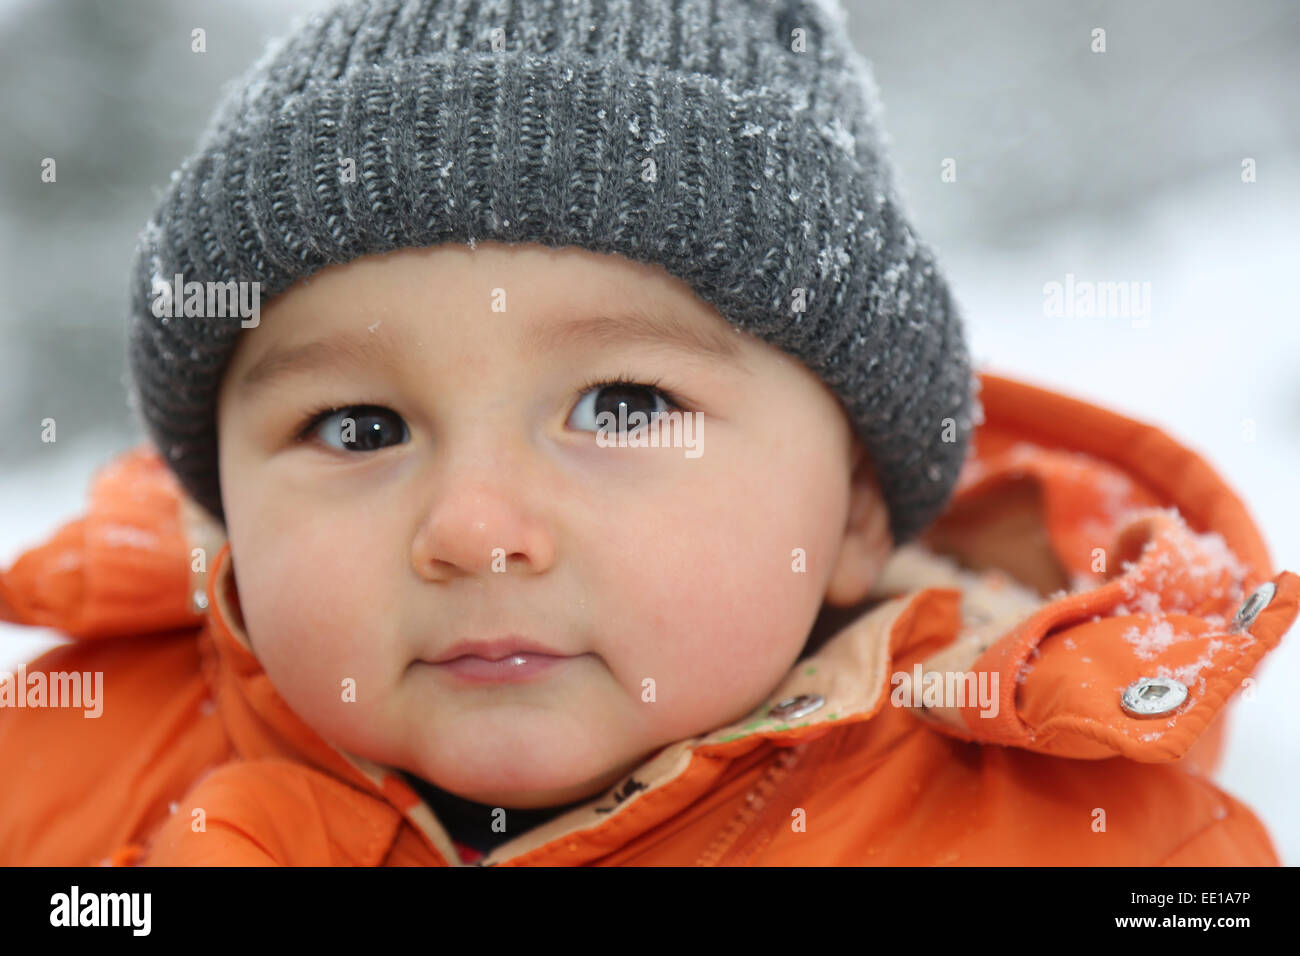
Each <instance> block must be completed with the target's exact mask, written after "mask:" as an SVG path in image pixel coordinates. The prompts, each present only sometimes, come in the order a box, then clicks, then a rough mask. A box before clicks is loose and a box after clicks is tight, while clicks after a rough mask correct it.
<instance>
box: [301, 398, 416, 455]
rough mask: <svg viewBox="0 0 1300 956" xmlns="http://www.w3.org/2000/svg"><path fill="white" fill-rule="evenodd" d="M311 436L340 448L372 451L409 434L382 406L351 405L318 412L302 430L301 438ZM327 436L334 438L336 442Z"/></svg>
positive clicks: (395, 417) (394, 416)
mask: <svg viewBox="0 0 1300 956" xmlns="http://www.w3.org/2000/svg"><path fill="white" fill-rule="evenodd" d="M312 435H317V436H319V437H320V438H321V440H322V441H324V442H325V444H327V445H329V446H330V447H331V448H337V449H338V450H340V451H374V450H375V449H377V448H385V447H387V446H388V445H396V444H401V443H402V442H404V441H406V439H407V438H409V437H410V436H409V434H408V432H407V428H406V422H405V421H403V420H402V416H400V415H398V414H397V412H395V411H393V410H392V409H391V408H384V407H383V406H381V405H352V406H348V407H345V408H339V409H330V410H327V411H324V412H321V413H320V414H319V415H317V416H315V417H314V418H313V419H312V421H311V423H310V424H309V425H308V426H307V427H306V428H305V429H303V438H304V439H305V438H309V437H311V436H312ZM326 436H329V437H333V438H337V439H338V441H339V444H337V445H335V444H333V443H332V442H330V441H329V440H328V438H327V437H326Z"/></svg>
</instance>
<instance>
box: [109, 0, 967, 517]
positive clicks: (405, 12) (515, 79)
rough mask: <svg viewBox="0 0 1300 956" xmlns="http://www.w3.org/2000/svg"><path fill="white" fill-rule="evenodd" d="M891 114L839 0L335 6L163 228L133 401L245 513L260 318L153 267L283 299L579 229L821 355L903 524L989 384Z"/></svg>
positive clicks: (757, 327)
mask: <svg viewBox="0 0 1300 956" xmlns="http://www.w3.org/2000/svg"><path fill="white" fill-rule="evenodd" d="M496 27H500V28H502V29H503V30H504V33H503V34H502V35H501V36H502V37H503V40H504V42H503V45H502V46H503V48H502V49H500V50H494V49H493V36H492V32H493V29H494V28H496ZM796 28H803V29H804V31H805V36H806V43H807V51H806V52H793V51H792V50H791V42H792V37H791V34H792V31H793V30H795V29H796ZM883 137H884V134H883V132H882V131H881V129H880V126H879V108H878V100H877V93H876V88H875V85H874V82H873V80H872V78H871V75H870V71H869V67H868V65H867V63H866V62H865V61H864V60H863V59H862V57H861V56H860V55H859V54H857V53H856V52H855V51H854V50H853V49H852V47H851V46H850V45H849V42H848V39H847V28H846V23H845V19H844V16H843V12H842V11H841V10H840V8H839V7H838V6H836V5H835V4H834V0H805V2H800V0H370V2H348V3H344V4H341V5H339V6H337V7H335V8H333V9H332V10H331V11H329V12H327V13H324V14H322V15H319V16H317V17H315V18H313V19H311V20H309V21H307V22H305V23H304V24H302V25H300V26H298V27H297V28H296V29H295V30H294V32H293V33H292V34H291V35H290V36H289V37H288V38H287V40H285V41H281V42H278V43H275V44H273V45H272V46H271V47H270V48H269V49H268V51H267V53H266V55H265V56H263V58H262V59H261V60H260V61H259V62H258V63H257V64H255V65H254V66H253V67H252V68H251V69H250V71H249V72H248V73H247V74H246V75H245V76H244V77H243V78H242V80H241V81H240V82H238V83H237V84H235V85H234V86H232V87H231V88H230V90H229V91H228V93H227V94H226V96H225V98H224V99H223V102H222V103H221V105H220V106H219V107H218V109H217V111H216V114H215V115H214V117H213V119H212V121H211V122H210V124H209V126H208V127H207V129H206V131H205V132H204V134H203V135H202V137H201V138H200V141H199V144H198V148H197V151H196V153H195V154H194V155H192V156H191V157H190V158H189V159H187V160H186V161H185V162H184V163H183V164H182V166H181V168H180V169H179V170H178V171H177V172H176V173H174V174H173V176H172V181H171V184H170V187H169V188H168V190H167V191H166V193H165V195H164V197H163V199H162V200H161V202H160V204H159V206H158V209H157V211H156V213H155V214H154V216H153V217H152V218H151V220H150V222H149V223H148V225H147V226H146V228H145V230H144V232H143V233H142V234H141V238H140V244H139V247H138V250H137V258H136V263H135V270H134V277H133V282H132V287H131V328H130V342H129V356H128V361H129V369H130V375H131V382H130V393H131V394H130V398H129V401H130V404H131V407H132V408H133V409H135V411H136V413H137V415H138V416H139V417H140V419H141V421H142V423H143V426H144V428H145V429H146V431H147V433H148V434H149V436H150V438H151V440H152V441H153V442H154V443H155V444H156V445H157V447H158V448H159V449H160V452H161V453H162V455H163V457H164V458H165V459H166V460H167V461H168V463H169V464H170V466H171V468H172V469H173V470H174V471H175V472H176V475H177V477H178V478H179V479H180V481H181V483H182V485H183V486H184V487H185V489H186V490H187V491H188V492H189V494H191V495H192V496H193V497H194V499H195V500H196V501H197V502H198V503H199V504H201V505H202V506H203V507H205V508H206V509H207V510H209V511H210V512H212V514H213V515H214V516H215V517H217V518H218V519H220V520H223V521H224V512H223V509H222V503H221V496H220V486H219V484H218V476H217V431H216V416H215V402H216V395H217V390H218V387H219V384H220V381H221V376H222V373H223V371H224V369H225V366H226V364H227V361H228V359H229V357H230V354H231V352H232V350H233V347H234V344H235V341H236V337H237V336H238V335H239V334H240V333H241V331H242V329H241V327H240V319H239V317H238V316H232V317H228V318H222V317H211V318H194V317H184V318H181V317H162V318H158V317H155V316H154V314H153V311H152V304H153V296H154V282H155V281H159V282H168V283H170V282H171V280H172V276H173V275H175V274H177V273H180V274H182V275H183V276H184V279H185V281H186V282H190V281H199V282H209V281H216V282H225V281H229V280H235V281H239V282H251V281H258V282H260V283H261V293H262V304H263V305H265V304H266V302H267V300H269V299H270V298H271V297H272V296H274V295H276V294H277V293H279V292H281V291H283V290H284V289H286V288H287V287H288V286H290V285H291V284H292V283H293V282H295V281H297V280H298V279H300V278H302V277H304V276H308V275H310V274H312V273H313V272H315V271H317V270H319V269H321V268H323V267H325V266H327V265H329V264H332V263H341V262H347V261H350V260H352V259H355V258H357V257H359V256H363V255H367V254H370V253H380V252H386V251H389V250H392V249H395V248H399V247H404V246H432V245H437V244H440V243H445V242H456V243H468V244H470V245H473V244H474V243H475V242H477V241H478V240H498V241H502V242H537V243H542V244H545V245H548V246H557V247H558V246H570V245H572V246H581V247H585V248H587V249H592V250H595V251H599V252H611V253H618V254H621V255H623V256H626V257H628V258H630V259H634V260H639V261H645V262H651V263H658V264H661V265H662V266H663V267H664V268H665V269H666V270H667V271H668V272H670V273H672V274H673V275H675V276H678V277H680V278H681V279H683V280H684V281H685V282H687V283H688V284H689V285H690V286H691V287H692V288H693V290H694V291H695V292H696V294H698V295H699V296H700V297H701V298H702V299H704V300H706V301H708V302H710V303H712V304H713V305H715V306H716V307H717V308H718V310H719V311H720V312H721V314H722V315H723V316H725V317H726V318H727V320H728V321H730V322H732V323H733V324H735V325H736V326H737V327H739V328H741V329H743V330H745V331H747V332H750V333H752V334H754V335H755V336H757V337H759V338H761V339H763V340H764V341H767V342H769V343H771V344H773V345H775V346H777V347H778V348H781V349H784V350H785V351H787V352H789V353H791V354H793V355H795V356H797V357H798V358H799V359H801V360H802V361H803V362H804V363H805V364H806V365H807V366H808V367H809V368H810V369H812V371H813V372H815V373H816V374H817V375H819V376H820V377H821V378H822V379H823V380H824V381H825V382H826V383H827V385H828V386H829V387H830V388H831V390H832V391H833V392H834V393H835V394H836V395H837V396H838V397H839V398H840V400H841V401H842V402H843V404H844V406H845V410H846V412H847V413H848V415H849V417H850V419H851V420H852V421H853V423H854V425H855V427H856V428H857V430H858V433H859V434H860V435H861V436H862V439H863V441H864V443H865V444H866V446H867V448H868V450H869V452H870V454H871V456H872V459H873V461H874V463H875V467H876V471H877V474H878V476H879V478H880V481H881V484H882V490H883V492H884V495H885V498H886V501H887V502H888V505H889V508H890V524H891V530H892V531H893V533H894V538H895V541H896V542H897V543H902V542H904V541H906V540H908V539H910V538H912V537H913V536H914V535H915V534H916V533H918V532H919V531H920V530H921V529H923V528H924V526H925V525H926V524H928V523H929V522H930V521H931V520H932V519H933V518H934V517H935V516H936V515H937V514H938V513H939V511H940V510H941V509H942V507H943V506H944V505H945V504H946V502H947V499H948V497H949V495H950V493H951V491H952V487H953V484H954V483H955V481H956V477H957V472H958V470H959V467H960V465H961V463H962V461H963V459H964V457H965V454H966V451H967V446H968V444H969V438H970V433H971V429H972V425H973V422H972V410H973V408H974V407H976V403H975V402H974V394H973V392H972V389H973V388H974V387H975V383H974V381H973V379H972V376H971V369H970V361H969V356H968V352H967V348H966V343H965V341H964V338H963V333H962V327H961V321H960V318H959V316H958V313H957V310H956V308H955V306H954V304H953V302H952V301H951V299H950V296H949V293H948V290H947V287H946V285H945V283H944V281H943V279H942V277H941V276H940V274H939V273H938V272H937V270H936V268H935V265H934V261H933V257H932V255H931V253H930V251H929V250H928V248H927V247H926V246H925V245H924V244H923V243H921V242H920V241H918V240H917V238H916V237H915V236H914V235H913V232H912V229H911V227H910V226H909V224H908V222H907V221H906V216H905V213H904V211H903V209H902V208H901V205H900V201H899V198H898V196H897V195H896V191H895V188H894V185H893V183H892V176H891V172H890V166H889V160H888V157H887V150H886V147H885V145H884V143H885V141H884V138H883ZM646 157H652V158H653V160H654V163H655V166H656V173H657V175H656V177H655V178H654V180H653V181H646V179H645V178H643V175H642V173H643V169H645V167H644V166H643V160H644V159H645V158H646ZM345 158H351V159H353V160H354V161H355V164H356V181H355V182H345V181H344V177H343V176H342V175H341V173H342V170H343V168H344V163H343V161H344V159H345ZM798 289H804V290H806V291H805V293H804V299H805V304H806V310H805V311H802V312H799V311H794V308H793V306H794V303H795V301H796V290H798ZM949 420H950V421H949ZM945 438H947V439H949V440H947V441H945V440H944V439H945Z"/></svg>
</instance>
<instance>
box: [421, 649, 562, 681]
mask: <svg viewBox="0 0 1300 956" xmlns="http://www.w3.org/2000/svg"><path fill="white" fill-rule="evenodd" d="M569 660H573V658H570V657H552V656H551V655H549V654H534V653H528V654H522V653H521V654H511V655H508V656H506V657H504V658H502V659H501V660H499V661H489V660H485V659H484V658H482V657H475V656H473V655H472V654H462V655H461V656H460V657H457V658H456V659H455V660H450V661H444V662H443V663H441V664H435V665H434V666H435V667H438V668H440V669H442V670H445V671H447V672H448V673H450V674H454V675H455V676H456V677H458V678H459V679H461V680H463V681H466V682H468V683H471V684H508V683H515V682H519V681H527V680H532V679H533V678H534V677H537V676H539V675H541V674H542V673H544V672H546V671H549V670H551V669H552V668H553V667H555V666H556V665H559V664H563V663H564V662H565V661H569Z"/></svg>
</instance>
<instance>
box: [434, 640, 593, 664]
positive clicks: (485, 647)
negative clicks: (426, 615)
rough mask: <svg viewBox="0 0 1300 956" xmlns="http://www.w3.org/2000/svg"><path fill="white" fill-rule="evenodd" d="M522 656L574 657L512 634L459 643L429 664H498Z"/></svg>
mask: <svg viewBox="0 0 1300 956" xmlns="http://www.w3.org/2000/svg"><path fill="white" fill-rule="evenodd" d="M520 656H523V657H556V658H562V657H570V656H572V655H569V654H565V653H563V652H561V651H559V650H556V649H555V648H552V647H547V646H546V645H545V644H540V643H538V642H537V641H534V640H530V639H529V638H526V637H521V636H519V635H517V634H511V635H508V636H506V637H502V638H498V639H496V640H493V641H459V642H457V643H455V644H453V645H452V646H451V647H449V648H447V650H445V651H443V652H442V653H441V654H439V655H438V656H437V657H435V658H433V659H432V660H431V661H429V663H430V664H446V663H449V662H451V661H454V660H456V659H457V658H459V657H476V658H478V659H479V660H483V661H490V662H493V663H497V662H499V661H504V660H508V659H509V658H512V657H520Z"/></svg>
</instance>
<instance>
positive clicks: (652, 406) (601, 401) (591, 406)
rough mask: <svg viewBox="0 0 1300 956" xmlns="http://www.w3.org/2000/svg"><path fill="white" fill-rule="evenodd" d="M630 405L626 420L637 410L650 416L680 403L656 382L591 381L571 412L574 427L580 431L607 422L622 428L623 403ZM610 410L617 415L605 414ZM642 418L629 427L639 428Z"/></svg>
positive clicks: (612, 426)
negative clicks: (643, 383)
mask: <svg viewBox="0 0 1300 956" xmlns="http://www.w3.org/2000/svg"><path fill="white" fill-rule="evenodd" d="M620 405H626V406H627V409H626V411H624V412H623V420H624V421H628V420H629V419H631V418H632V413H633V412H641V413H642V414H643V415H645V416H646V419H647V420H648V419H650V418H651V417H652V416H653V415H654V414H655V413H656V412H659V413H662V412H666V411H669V410H671V409H673V408H676V407H677V403H676V402H675V401H673V400H672V399H671V396H669V395H667V394H666V393H665V392H662V391H660V390H659V389H657V388H655V387H654V386H653V385H642V384H641V383H639V382H631V381H626V380H622V379H620V380H618V381H613V382H596V383H594V384H592V385H588V386H587V387H586V388H585V389H584V392H583V396H582V398H581V399H579V400H578V404H577V405H576V406H575V407H574V409H573V413H572V414H571V415H570V416H569V424H570V425H571V427H574V428H577V429H578V430H580V431H595V430H597V429H599V428H601V426H602V425H604V426H605V427H606V428H611V429H612V430H613V431H615V432H617V431H618V428H619V406H620ZM605 412H608V413H609V415H612V416H613V418H612V419H610V418H609V417H604V418H602V417H601V416H602V414H603V413H605ZM639 423H640V419H635V420H632V421H628V427H629V428H635V427H636V426H637V425H638V424H639Z"/></svg>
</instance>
